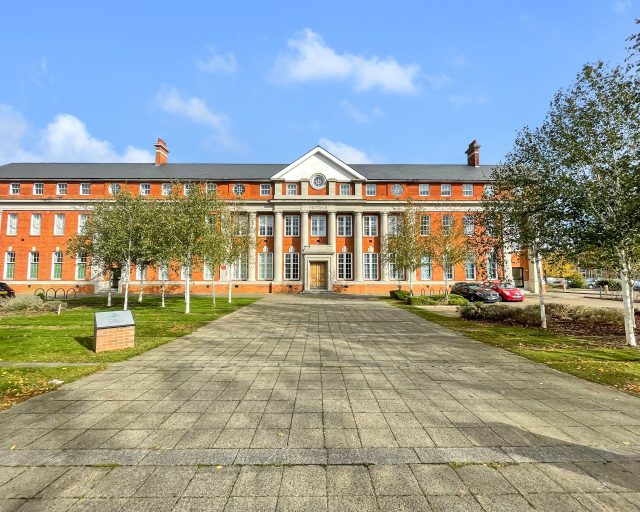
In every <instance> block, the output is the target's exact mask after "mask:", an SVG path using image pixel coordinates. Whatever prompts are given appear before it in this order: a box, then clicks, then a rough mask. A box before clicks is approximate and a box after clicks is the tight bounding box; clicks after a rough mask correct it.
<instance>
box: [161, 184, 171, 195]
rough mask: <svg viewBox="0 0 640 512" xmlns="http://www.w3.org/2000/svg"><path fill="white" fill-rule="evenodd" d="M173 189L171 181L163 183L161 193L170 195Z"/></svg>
mask: <svg viewBox="0 0 640 512" xmlns="http://www.w3.org/2000/svg"><path fill="white" fill-rule="evenodd" d="M172 191H173V185H172V184H171V183H163V184H162V191H161V194H162V195H163V196H170V195H171V192H172Z"/></svg>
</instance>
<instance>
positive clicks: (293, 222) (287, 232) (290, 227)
mask: <svg viewBox="0 0 640 512" xmlns="http://www.w3.org/2000/svg"><path fill="white" fill-rule="evenodd" d="M284 236H300V217H298V216H297V215H285V216H284Z"/></svg>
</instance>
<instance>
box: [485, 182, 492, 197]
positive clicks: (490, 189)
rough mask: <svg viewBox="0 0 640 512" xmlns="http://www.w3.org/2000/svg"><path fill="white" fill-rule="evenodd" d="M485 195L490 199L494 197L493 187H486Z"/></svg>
mask: <svg viewBox="0 0 640 512" xmlns="http://www.w3.org/2000/svg"><path fill="white" fill-rule="evenodd" d="M484 195H485V196H488V197H491V196H492V195H493V185H485V186H484Z"/></svg>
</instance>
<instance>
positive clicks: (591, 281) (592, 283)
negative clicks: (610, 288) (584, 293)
mask: <svg viewBox="0 0 640 512" xmlns="http://www.w3.org/2000/svg"><path fill="white" fill-rule="evenodd" d="M599 280H600V278H599V277H587V278H586V279H585V280H584V283H585V284H586V285H587V288H591V289H592V290H593V289H594V288H598V281H599Z"/></svg>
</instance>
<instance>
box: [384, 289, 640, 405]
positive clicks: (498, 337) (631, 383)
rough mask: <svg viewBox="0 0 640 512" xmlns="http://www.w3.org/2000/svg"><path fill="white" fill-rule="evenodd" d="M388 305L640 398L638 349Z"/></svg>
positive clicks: (639, 359)
mask: <svg viewBox="0 0 640 512" xmlns="http://www.w3.org/2000/svg"><path fill="white" fill-rule="evenodd" d="M385 301H386V302H388V303H389V304H393V305H394V306H396V307H399V308H401V309H405V310H407V311H409V312H411V313H413V314H415V315H417V316H419V317H421V318H424V319H425V320H429V321H431V322H434V323H436V324H438V325H441V326H443V327H447V328H449V329H451V330H452V331H455V332H459V333H461V334H464V335H465V336H468V337H469V338H471V339H474V340H477V341H481V342H482V343H486V344H487V345H492V346H494V347H500V348H503V349H505V350H508V351H509V352H513V353H514V354H518V355H520V356H523V357H526V358H527V359H530V360H532V361H535V362H538V363H544V364H546V365H547V366H550V367H551V368H555V369H556V370H560V371H562V372H565V373H570V374H571V375H575V376H576V377H580V378H582V379H586V380H590V381H592V382H597V383H599V384H607V385H610V386H613V387H615V388H617V389H620V390H621V391H625V392H627V393H632V394H635V395H640V350H638V349H633V348H610V347H606V346H605V347H603V346H600V345H598V344H597V343H595V342H594V341H593V340H586V339H582V338H579V337H574V336H567V335H562V334H556V333H553V332H550V331H547V330H544V329H538V328H535V327H518V326H509V325H496V324H489V323H484V322H475V321H471V320H463V319H462V318H454V317H447V316H444V315H440V314H438V313H435V312H433V311H426V310H424V309H420V308H416V307H413V306H407V305H404V304H399V303H398V302H397V301H393V300H389V299H385Z"/></svg>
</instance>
